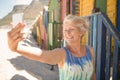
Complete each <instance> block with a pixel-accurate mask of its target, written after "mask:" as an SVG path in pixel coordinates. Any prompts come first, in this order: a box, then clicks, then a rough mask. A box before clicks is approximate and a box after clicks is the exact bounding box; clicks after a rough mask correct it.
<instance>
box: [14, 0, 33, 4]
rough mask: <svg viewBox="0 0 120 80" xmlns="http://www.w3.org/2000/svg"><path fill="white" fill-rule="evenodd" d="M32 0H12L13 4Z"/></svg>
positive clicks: (27, 2)
mask: <svg viewBox="0 0 120 80" xmlns="http://www.w3.org/2000/svg"><path fill="white" fill-rule="evenodd" d="M31 1H32V0H12V2H13V4H14V5H20V4H30V3H31Z"/></svg>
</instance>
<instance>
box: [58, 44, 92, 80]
mask: <svg viewBox="0 0 120 80" xmlns="http://www.w3.org/2000/svg"><path fill="white" fill-rule="evenodd" d="M64 49H65V51H66V60H65V63H64V65H63V67H62V68H59V77H60V80H92V76H93V64H92V56H91V53H90V50H89V47H88V46H86V55H85V56H83V57H75V56H74V55H72V54H71V53H70V51H69V50H68V49H67V48H65V47H64Z"/></svg>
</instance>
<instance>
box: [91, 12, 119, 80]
mask: <svg viewBox="0 0 120 80" xmlns="http://www.w3.org/2000/svg"><path fill="white" fill-rule="evenodd" d="M89 20H90V26H91V27H90V34H89V45H91V46H93V48H94V50H95V66H96V78H97V79H96V80H110V78H112V80H120V77H119V76H120V75H118V74H120V72H119V71H120V63H119V61H120V32H119V31H118V30H117V29H116V28H115V27H114V25H113V24H112V22H111V21H110V19H109V18H108V17H107V16H106V15H105V14H103V13H95V14H92V16H89ZM110 73H112V75H110Z"/></svg>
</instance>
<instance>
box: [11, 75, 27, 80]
mask: <svg viewBox="0 0 120 80" xmlns="http://www.w3.org/2000/svg"><path fill="white" fill-rule="evenodd" d="M10 80H29V79H27V78H25V77H24V76H21V75H18V74H16V75H14V76H13V77H12V78H11V79H10Z"/></svg>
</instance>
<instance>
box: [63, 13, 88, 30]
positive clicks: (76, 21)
mask: <svg viewBox="0 0 120 80" xmlns="http://www.w3.org/2000/svg"><path fill="white" fill-rule="evenodd" d="M67 23H69V24H73V25H74V26H75V27H77V28H78V29H79V30H80V31H84V32H86V31H87V30H88V22H87V20H86V19H85V18H82V17H78V16H75V15H68V16H66V17H65V19H64V21H63V25H65V24H67Z"/></svg>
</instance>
